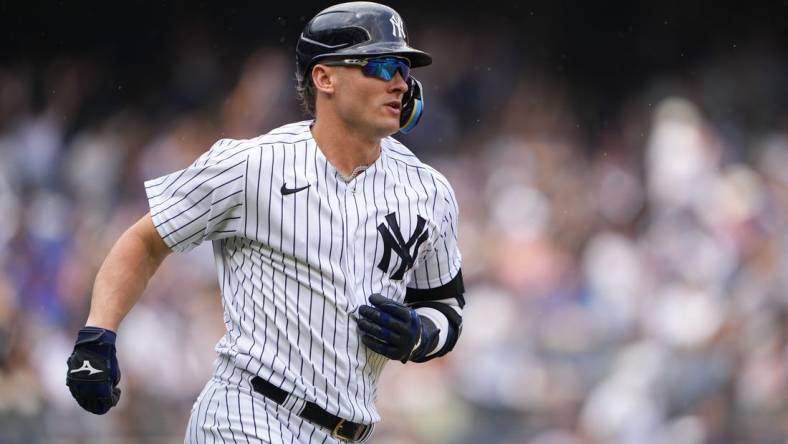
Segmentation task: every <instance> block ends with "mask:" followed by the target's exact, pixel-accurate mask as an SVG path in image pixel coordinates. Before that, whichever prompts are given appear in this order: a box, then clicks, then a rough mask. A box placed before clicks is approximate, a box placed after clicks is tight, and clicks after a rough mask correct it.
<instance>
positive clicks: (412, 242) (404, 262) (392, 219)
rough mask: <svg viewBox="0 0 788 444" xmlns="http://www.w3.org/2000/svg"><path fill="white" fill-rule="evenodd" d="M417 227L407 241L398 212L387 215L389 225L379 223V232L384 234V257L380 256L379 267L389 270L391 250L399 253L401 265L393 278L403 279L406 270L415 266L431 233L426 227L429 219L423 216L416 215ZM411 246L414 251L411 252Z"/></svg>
mask: <svg viewBox="0 0 788 444" xmlns="http://www.w3.org/2000/svg"><path fill="white" fill-rule="evenodd" d="M416 218H417V219H416V229H415V230H414V231H413V234H411V235H410V238H409V239H408V241H407V242H406V241H405V239H403V237H402V232H401V231H400V229H399V224H398V223H397V213H396V212H393V213H389V214H387V215H386V222H388V224H389V225H388V227H387V226H386V224H384V223H383V222H381V223H380V225H378V232H379V233H380V235H381V236H383V248H384V249H383V257H382V258H380V262H379V263H378V268H379V269H380V270H381V271H383V272H384V273H385V272H387V271H388V270H389V262H390V261H391V251H392V250H393V251H394V253H396V254H397V256H399V258H400V261H401V262H400V265H399V268H397V271H395V272H394V274H392V275H391V279H394V280H401V279H402V277H403V276H404V275H405V272H406V271H408V269H410V268H411V267H413V263H414V262H416V256H417V255H418V253H419V247H420V246H421V244H422V243H423V242H424V241H425V240H427V238H428V237H429V233H427V230H426V229H425V228H424V226H425V225H426V223H427V221H426V220H424V218H423V217H421V216H419V215H416ZM411 248H413V252H412V253H411Z"/></svg>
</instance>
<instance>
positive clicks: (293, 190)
mask: <svg viewBox="0 0 788 444" xmlns="http://www.w3.org/2000/svg"><path fill="white" fill-rule="evenodd" d="M311 186H312V184H311V183H310V184H309V185H307V186H303V187H301V188H287V184H286V183H283V184H282V188H281V189H280V190H279V191H280V192H281V193H282V196H287V195H288V194H293V193H297V192H299V191H302V190H305V189H307V188H309V187H311Z"/></svg>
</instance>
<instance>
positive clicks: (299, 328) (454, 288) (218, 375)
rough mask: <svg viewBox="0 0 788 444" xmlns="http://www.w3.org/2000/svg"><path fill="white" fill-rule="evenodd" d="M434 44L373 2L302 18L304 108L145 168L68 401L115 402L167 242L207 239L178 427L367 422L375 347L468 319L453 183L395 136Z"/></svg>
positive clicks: (209, 432) (453, 330)
mask: <svg viewBox="0 0 788 444" xmlns="http://www.w3.org/2000/svg"><path fill="white" fill-rule="evenodd" d="M431 61H432V60H431V57H430V55H428V54H427V53H425V52H422V51H419V50H417V49H414V48H412V47H410V46H409V44H408V40H407V34H406V28H405V24H404V22H403V21H402V18H401V17H400V16H399V14H397V12H396V11H394V10H393V9H391V8H389V7H387V6H384V5H380V4H377V3H370V2H353V3H344V4H340V5H335V6H332V7H329V8H327V9H325V10H323V11H321V12H320V13H318V14H317V15H316V16H315V17H314V18H313V19H312V20H311V21H309V22H308V23H307V25H306V27H305V28H304V30H303V33H302V34H301V36H300V38H299V41H298V44H297V48H296V62H297V63H296V65H297V73H296V74H297V80H298V86H297V88H298V92H299V95H300V97H301V99H302V102H303V104H304V106H305V108H306V109H307V111H308V112H310V113H311V114H312V115H313V117H314V118H313V119H311V120H307V121H303V122H298V123H292V124H289V125H285V126H282V127H280V128H277V129H274V130H273V131H271V132H269V133H267V134H264V135H262V136H259V137H257V138H254V139H250V140H231V139H223V140H219V141H218V142H216V143H215V144H214V145H213V146H212V147H211V148H210V149H209V150H208V151H207V152H206V153H204V154H203V155H202V156H201V157H199V158H198V159H197V160H196V161H195V162H194V163H193V164H192V165H190V166H188V167H187V168H185V169H183V170H181V171H176V172H174V173H172V174H168V175H166V176H163V177H160V178H157V179H153V180H150V181H147V182H145V189H146V192H147V196H148V200H149V205H150V213H149V214H147V215H145V216H144V217H143V218H142V219H140V220H139V221H138V222H137V223H136V224H135V225H133V226H132V227H131V228H129V229H128V230H127V231H126V232H125V233H124V234H123V235H122V236H121V237H120V239H119V240H118V241H117V243H116V244H115V246H114V247H113V248H112V250H111V251H110V253H109V255H108V256H107V258H106V260H105V261H104V263H103V265H102V267H101V268H100V270H99V272H98V275H97V277H96V282H95V286H94V291H93V297H92V302H91V307H90V314H89V316H88V319H87V323H86V327H85V328H83V329H82V330H80V331H79V334H78V337H77V341H76V345H75V347H74V351H73V353H72V355H71V356H70V357H69V358H68V373H67V385H68V387H69V389H70V390H71V393H72V394H73V396H74V398H76V400H77V402H78V403H79V404H80V405H81V406H82V407H83V408H85V409H86V410H88V411H90V412H93V413H96V414H103V413H106V412H107V411H108V410H109V409H110V408H111V407H113V406H114V405H116V404H117V402H118V399H119V398H120V390H119V389H118V388H117V385H118V381H119V380H120V367H119V365H118V360H117V358H116V354H115V335H116V333H115V332H116V331H117V329H118V326H119V324H120V322H121V320H122V319H123V317H124V316H125V315H126V314H127V313H128V312H129V310H130V309H131V308H132V306H133V305H134V303H135V302H136V301H137V299H138V298H139V297H140V295H141V294H142V292H143V290H144V288H145V286H146V284H147V282H148V280H149V278H150V277H151V276H152V275H153V273H154V272H155V271H156V269H157V268H158V266H159V264H161V262H162V261H163V260H164V258H165V257H166V256H167V255H168V254H169V253H170V252H171V251H176V252H179V251H187V250H189V249H191V248H193V247H195V246H196V245H198V244H200V243H201V242H204V241H208V240H210V241H211V242H212V243H213V250H214V255H215V259H216V268H217V275H218V279H219V283H220V287H221V298H222V304H223V307H224V322H225V326H226V333H225V335H224V336H223V337H222V338H221V339H220V341H219V343H218V344H217V345H216V351H217V353H218V358H217V359H216V362H215V368H214V373H213V377H212V378H211V380H210V381H208V383H207V384H206V386H205V388H204V389H203V391H202V392H201V393H200V395H199V396H198V398H197V401H196V402H195V404H194V406H193V408H192V412H191V417H190V419H189V423H188V425H187V430H186V438H185V442H186V443H207V442H211V443H213V442H223V443H227V442H233V443H238V442H265V443H293V442H299V443H312V442H319V443H337V442H340V441H343V442H361V441H364V440H366V439H367V437H368V436H369V435H370V432H371V430H372V426H373V425H374V424H375V423H376V422H378V421H379V420H380V416H379V414H378V411H377V410H376V409H375V398H376V391H377V383H378V379H379V377H380V374H381V372H382V370H383V367H384V366H385V364H386V363H387V362H388V361H389V360H397V361H400V362H402V363H407V362H425V361H428V360H430V359H433V358H436V357H439V356H442V355H445V354H446V353H448V352H449V351H450V350H452V348H453V347H454V345H455V343H456V342H457V339H458V338H459V336H460V332H461V331H462V316H461V315H462V307H463V305H464V298H463V291H464V288H463V283H462V273H461V271H460V262H461V261H460V252H459V251H458V248H457V216H458V208H457V201H456V199H455V197H454V192H453V191H452V188H451V186H450V185H449V183H448V182H447V180H446V179H445V178H444V177H443V176H442V175H441V174H440V173H439V172H437V171H436V170H434V169H433V168H431V167H429V166H427V165H425V164H424V163H422V162H420V161H419V160H418V159H417V158H416V156H414V155H413V153H412V152H411V151H410V150H408V149H407V148H406V147H405V146H403V145H402V144H401V143H399V142H398V141H396V140H395V139H393V138H391V137H390V136H391V135H392V134H394V133H396V132H398V131H403V132H407V131H410V130H412V129H413V127H414V126H415V125H416V124H417V123H418V121H419V118H420V116H421V112H422V109H423V102H422V92H421V85H420V83H419V82H418V81H417V80H416V79H415V78H414V77H413V76H411V69H413V68H416V67H420V66H425V65H428V64H430V63H431ZM183 296H184V297H188V295H183Z"/></svg>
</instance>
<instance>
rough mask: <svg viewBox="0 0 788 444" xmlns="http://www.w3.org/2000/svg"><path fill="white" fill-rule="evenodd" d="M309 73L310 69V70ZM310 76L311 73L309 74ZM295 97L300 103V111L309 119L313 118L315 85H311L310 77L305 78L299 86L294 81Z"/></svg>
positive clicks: (298, 83) (297, 82)
mask: <svg viewBox="0 0 788 444" xmlns="http://www.w3.org/2000/svg"><path fill="white" fill-rule="evenodd" d="M310 71H311V69H310ZM310 74H311V73H310ZM296 95H297V96H298V101H299V102H300V103H301V109H303V110H304V112H305V113H307V114H308V115H309V116H310V117H315V95H316V94H315V85H314V84H313V83H312V76H311V75H310V76H307V77H306V78H305V79H304V83H303V84H301V82H299V81H298V80H297V79H296Z"/></svg>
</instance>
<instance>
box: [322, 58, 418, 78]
mask: <svg viewBox="0 0 788 444" xmlns="http://www.w3.org/2000/svg"><path fill="white" fill-rule="evenodd" d="M320 63H322V64H324V65H328V66H359V67H361V72H362V73H364V75H365V76H367V77H375V78H378V79H381V80H385V81H387V82H388V81H389V80H391V79H393V78H394V76H395V75H396V74H397V71H399V73H400V75H401V76H402V80H405V81H407V80H408V77H410V65H409V64H408V61H407V60H406V59H401V58H398V57H378V58H374V59H344V60H328V61H325V62H320Z"/></svg>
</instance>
